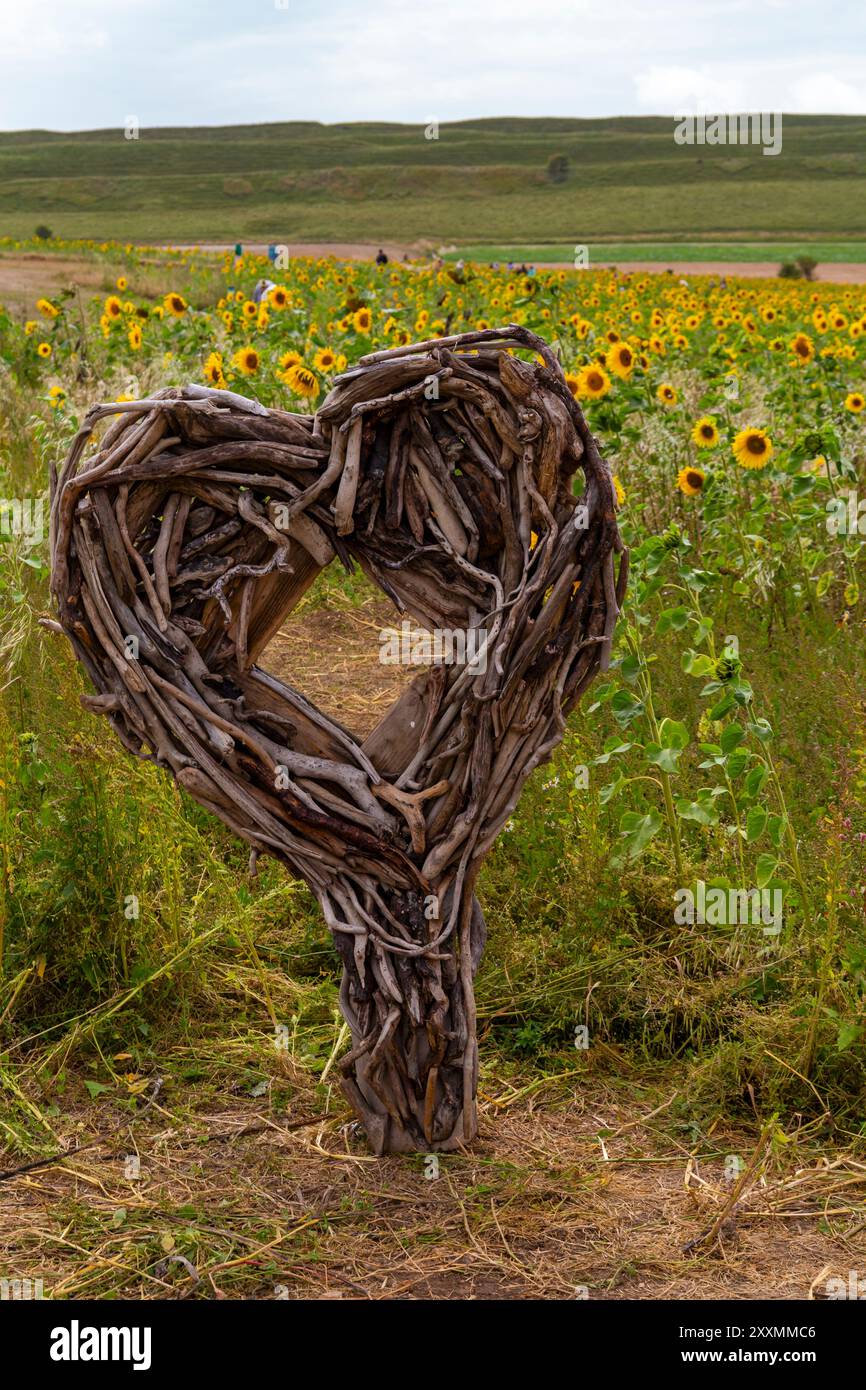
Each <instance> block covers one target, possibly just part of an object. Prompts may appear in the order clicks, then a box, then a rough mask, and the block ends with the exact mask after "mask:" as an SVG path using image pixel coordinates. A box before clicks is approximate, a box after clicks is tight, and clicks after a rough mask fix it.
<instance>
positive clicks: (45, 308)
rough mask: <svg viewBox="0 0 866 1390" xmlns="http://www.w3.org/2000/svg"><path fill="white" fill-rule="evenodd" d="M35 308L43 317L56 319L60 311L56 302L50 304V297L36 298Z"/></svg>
mask: <svg viewBox="0 0 866 1390" xmlns="http://www.w3.org/2000/svg"><path fill="white" fill-rule="evenodd" d="M36 308H37V309H38V310H39V312H40V314H41V315H42V317H43V318H45V319H56V318H57V315H58V314H59V313H60V310H59V309H58V307H57V305H56V304H52V303H51V300H50V299H37V301H36Z"/></svg>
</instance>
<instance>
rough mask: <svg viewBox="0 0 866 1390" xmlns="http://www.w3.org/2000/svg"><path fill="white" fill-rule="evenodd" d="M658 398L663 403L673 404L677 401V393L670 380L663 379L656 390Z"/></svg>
mask: <svg viewBox="0 0 866 1390" xmlns="http://www.w3.org/2000/svg"><path fill="white" fill-rule="evenodd" d="M656 400H659V401H661V403H662V405H666V406H669V407H670V406H673V405H676V403H677V393H676V391H675V389H674V388H673V386H671V384H670V382H669V381H663V382H662V384H661V386H659V388H658V389H657V391H656Z"/></svg>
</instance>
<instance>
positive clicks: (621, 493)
mask: <svg viewBox="0 0 866 1390" xmlns="http://www.w3.org/2000/svg"><path fill="white" fill-rule="evenodd" d="M613 487H614V491H615V493H616V505H617V506H618V507H621V506H622V504H623V502H624V501H625V488H624V487H623V485H622V483H621V482H620V480H619V478H618V477H617V476H616V474H615V473H614V475H613Z"/></svg>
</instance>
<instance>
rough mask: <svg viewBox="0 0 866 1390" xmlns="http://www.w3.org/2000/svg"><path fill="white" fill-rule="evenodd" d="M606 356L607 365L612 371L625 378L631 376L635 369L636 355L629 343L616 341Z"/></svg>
mask: <svg viewBox="0 0 866 1390" xmlns="http://www.w3.org/2000/svg"><path fill="white" fill-rule="evenodd" d="M606 356H607V365H608V366H609V367H610V370H611V371H612V372H615V373H616V375H617V376H619V377H622V378H623V379H625V378H627V377H630V376H631V374H632V372H633V371H634V364H635V355H634V352H633V351H632V349H631V348H630V347H629V345H628V343H615V344H614V346H613V347H612V348H611V350H610V352H608V353H607V354H606Z"/></svg>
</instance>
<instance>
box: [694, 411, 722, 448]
mask: <svg viewBox="0 0 866 1390" xmlns="http://www.w3.org/2000/svg"><path fill="white" fill-rule="evenodd" d="M718 442H719V431H718V428H717V427H716V422H715V420H714V419H713V417H712V415H702V416H701V418H700V420H698V421H696V422H695V424H694V425H693V427H692V443H694V444H697V446H698V448H699V449H715V447H716V445H717V444H718Z"/></svg>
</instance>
